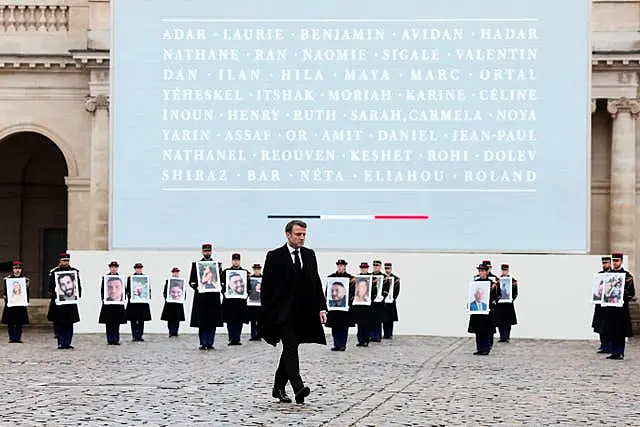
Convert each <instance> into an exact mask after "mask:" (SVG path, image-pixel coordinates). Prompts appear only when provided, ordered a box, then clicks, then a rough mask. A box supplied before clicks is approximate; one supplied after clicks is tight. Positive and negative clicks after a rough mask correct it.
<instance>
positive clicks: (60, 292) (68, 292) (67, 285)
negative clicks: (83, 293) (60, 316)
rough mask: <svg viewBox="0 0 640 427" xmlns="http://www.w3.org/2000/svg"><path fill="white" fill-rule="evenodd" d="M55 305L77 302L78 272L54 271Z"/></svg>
mask: <svg viewBox="0 0 640 427" xmlns="http://www.w3.org/2000/svg"><path fill="white" fill-rule="evenodd" d="M53 277H54V280H55V282H56V305H67V304H78V272H77V271H75V270H68V271H56V272H54V273H53Z"/></svg>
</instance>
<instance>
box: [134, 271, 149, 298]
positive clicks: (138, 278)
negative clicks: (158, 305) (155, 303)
mask: <svg viewBox="0 0 640 427" xmlns="http://www.w3.org/2000/svg"><path fill="white" fill-rule="evenodd" d="M129 278H130V279H131V280H130V281H131V299H130V300H129V301H130V302H132V303H146V304H148V303H150V302H151V282H150V281H149V276H146V275H144V274H140V275H138V274H136V275H134V276H129Z"/></svg>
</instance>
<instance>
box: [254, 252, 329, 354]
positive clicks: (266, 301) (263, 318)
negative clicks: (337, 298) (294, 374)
mask: <svg viewBox="0 0 640 427" xmlns="http://www.w3.org/2000/svg"><path fill="white" fill-rule="evenodd" d="M300 259H301V261H302V274H303V279H302V283H296V272H295V267H294V265H293V260H292V259H291V254H290V253H289V248H288V247H287V245H286V244H285V245H284V246H281V247H280V248H278V249H274V250H272V251H269V252H268V253H267V257H266V259H265V261H264V268H263V275H262V287H261V297H262V300H261V302H262V312H261V314H260V320H259V322H258V328H259V331H260V336H261V337H262V338H264V340H265V341H266V342H268V343H269V344H271V345H273V346H274V347H275V346H276V345H277V344H278V342H279V341H280V338H281V336H280V330H281V326H282V325H283V324H284V323H285V322H287V321H295V329H296V337H297V341H298V343H317V344H323V345H326V344H327V340H326V338H325V335H324V329H323V328H322V323H320V311H322V310H327V303H326V300H325V297H324V292H323V290H322V281H321V280H320V275H319V274H318V262H317V260H316V254H315V252H314V251H313V250H311V249H308V248H300ZM295 286H298V287H300V288H298V289H297V290H296V289H295V288H294V287H295ZM296 291H297V292H296ZM296 294H297V298H296V299H295V301H294V298H295V295H296ZM294 304H298V306H297V307H294ZM294 311H295V313H297V317H296V318H295V320H294V319H292V317H291V316H293V315H294Z"/></svg>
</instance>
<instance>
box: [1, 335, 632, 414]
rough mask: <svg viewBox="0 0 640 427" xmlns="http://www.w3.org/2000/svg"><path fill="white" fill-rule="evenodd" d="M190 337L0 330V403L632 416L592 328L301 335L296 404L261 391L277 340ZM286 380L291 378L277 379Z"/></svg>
mask: <svg viewBox="0 0 640 427" xmlns="http://www.w3.org/2000/svg"><path fill="white" fill-rule="evenodd" d="M225 338H226V337H225V336H224V335H222V336H220V337H218V339H219V340H218V341H217V342H216V350H214V351H201V350H198V349H197V347H198V343H197V338H196V337H194V336H192V335H185V336H180V337H178V338H172V339H169V338H168V337H166V335H146V336H145V340H146V341H145V342H144V343H132V342H130V340H128V337H127V336H126V335H124V334H123V336H122V345H121V346H117V347H116V346H107V345H105V339H104V337H103V336H102V335H77V336H76V337H74V342H73V344H74V345H75V346H76V348H75V349H74V350H57V349H56V342H55V340H54V339H53V337H52V334H51V332H50V331H46V330H45V331H37V330H33V331H27V332H26V333H25V336H24V338H23V340H24V341H25V343H24V344H0V369H2V372H3V381H2V383H1V384H0V392H1V393H2V396H3V403H4V405H3V407H4V411H3V412H4V413H3V415H4V417H3V418H2V421H3V422H4V423H9V424H11V425H16V426H22V425H25V426H30V425H33V426H36V425H37V426H42V425H56V426H58V425H60V426H66V425H73V426H77V425H92V426H94V425H95V426H101V425H105V426H106V425H115V424H119V425H125V426H129V425H131V426H138V425H154V426H175V425H214V426H338V427H341V426H363V427H364V426H376V427H377V426H440V425H616V426H622V425H637V420H638V416H639V415H640V410H639V409H637V402H638V401H640V389H639V388H638V387H637V386H636V384H637V381H636V380H635V377H634V376H633V373H634V372H635V371H637V370H638V368H639V367H640V357H638V356H637V354H638V350H639V349H638V347H639V346H638V345H637V344H636V343H635V342H634V341H633V340H631V342H630V343H629V345H628V349H627V358H626V360H624V361H610V360H606V359H605V358H604V357H603V356H602V355H599V354H596V352H595V351H596V346H597V344H596V342H595V341H591V342H587V341H537V340H513V341H512V342H511V343H508V344H502V343H498V342H496V344H495V347H494V350H493V351H492V352H491V355H490V356H486V357H479V356H473V355H472V353H473V351H474V350H475V348H474V342H473V339H472V338H471V337H470V338H442V337H397V338H395V339H394V340H392V341H385V342H383V343H381V344H376V343H372V344H370V346H369V348H357V347H355V346H354V345H353V344H354V343H353V342H350V343H349V348H348V349H347V351H346V352H331V351H329V346H327V347H323V346H318V345H303V346H302V347H301V356H300V357H301V361H302V362H301V371H302V375H303V378H304V379H305V381H306V383H307V385H309V387H310V388H311V391H312V394H311V396H310V397H309V398H308V399H307V402H306V403H305V404H304V405H296V404H289V405H287V404H280V403H277V402H275V401H273V399H272V398H271V397H270V394H271V385H272V381H273V373H274V370H275V367H276V365H277V362H278V357H279V350H280V349H279V348H278V349H274V348H273V347H271V346H269V345H267V344H265V343H255V342H248V341H247V340H246V337H244V345H243V346H238V347H229V346H227V345H226V339H225ZM289 393H290V394H292V392H291V391H290V390H289Z"/></svg>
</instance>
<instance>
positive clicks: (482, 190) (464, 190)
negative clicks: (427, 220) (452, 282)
mask: <svg viewBox="0 0 640 427" xmlns="http://www.w3.org/2000/svg"><path fill="white" fill-rule="evenodd" d="M162 191H175V192H181V191H184V192H187V191H189V192H190V191H194V192H200V191H206V192H208V191H212V192H231V193H233V192H239V191H242V192H256V193H263V192H264V193H269V192H276V193H277V192H299V193H309V192H331V193H334V192H346V193H383V192H384V193H431V192H433V193H535V192H536V191H537V190H536V189H535V188H531V189H529V188H513V189H509V188H256V187H252V188H234V187H219V188H218V187H186V188H185V187H167V188H163V189H162Z"/></svg>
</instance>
